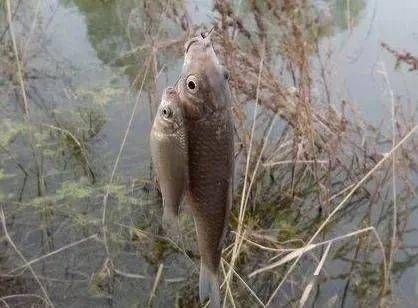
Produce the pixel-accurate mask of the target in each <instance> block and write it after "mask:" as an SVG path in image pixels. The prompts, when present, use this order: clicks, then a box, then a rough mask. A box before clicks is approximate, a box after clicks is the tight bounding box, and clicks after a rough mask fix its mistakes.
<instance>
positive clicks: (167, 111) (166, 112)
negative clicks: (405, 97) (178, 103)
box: [161, 106, 173, 119]
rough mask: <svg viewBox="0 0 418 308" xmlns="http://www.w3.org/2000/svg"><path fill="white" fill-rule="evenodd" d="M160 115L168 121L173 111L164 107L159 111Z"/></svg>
mask: <svg viewBox="0 0 418 308" xmlns="http://www.w3.org/2000/svg"><path fill="white" fill-rule="evenodd" d="M161 114H162V116H163V117H164V118H166V119H170V118H171V116H172V115H173V111H172V110H171V109H170V107H167V106H166V107H164V108H163V109H161Z"/></svg>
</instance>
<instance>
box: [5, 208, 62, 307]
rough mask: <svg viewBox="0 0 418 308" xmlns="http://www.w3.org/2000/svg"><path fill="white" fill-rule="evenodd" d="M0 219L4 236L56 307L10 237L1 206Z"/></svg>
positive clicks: (45, 295)
mask: <svg viewBox="0 0 418 308" xmlns="http://www.w3.org/2000/svg"><path fill="white" fill-rule="evenodd" d="M0 219H1V222H2V226H3V231H4V234H5V236H6V238H7V241H8V242H9V243H10V245H11V246H12V247H13V249H14V250H15V251H16V253H17V254H18V255H19V257H20V258H21V259H22V261H23V262H24V263H25V264H26V265H27V267H28V268H29V270H30V271H31V273H32V275H33V278H35V280H36V282H37V283H38V285H39V287H40V288H41V290H42V293H43V294H44V297H45V299H46V301H47V303H48V305H49V306H50V307H52V308H53V307H54V304H53V303H52V301H51V299H50V298H49V296H48V292H47V291H46V289H45V287H44V286H43V284H42V282H41V281H40V280H39V278H38V276H37V275H36V273H35V271H34V270H33V268H32V266H31V265H30V264H28V261H27V260H26V258H25V256H24V255H23V254H22V253H21V252H20V250H19V249H18V248H17V246H16V244H15V243H14V242H13V240H12V238H11V237H10V235H9V232H8V231H7V227H6V216H5V215H4V211H3V206H2V205H0Z"/></svg>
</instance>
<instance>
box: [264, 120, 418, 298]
mask: <svg viewBox="0 0 418 308" xmlns="http://www.w3.org/2000/svg"><path fill="white" fill-rule="evenodd" d="M417 128H418V125H416V126H415V127H414V128H413V129H411V130H410V131H409V133H408V134H406V135H405V137H403V138H402V140H401V141H400V142H399V143H398V144H397V145H396V146H395V147H394V148H392V149H391V151H390V152H389V153H387V154H386V155H385V156H384V157H383V158H382V159H381V160H380V161H379V162H378V163H377V164H376V165H375V166H374V167H373V168H372V169H371V170H370V171H369V172H367V174H366V175H365V176H364V177H363V178H362V179H361V180H360V181H359V182H357V184H356V185H355V186H354V187H353V188H352V189H351V190H350V192H349V193H348V194H347V195H346V196H345V197H344V198H343V200H342V201H341V202H340V203H339V204H338V205H337V206H336V207H335V209H334V210H333V211H332V212H331V214H329V215H328V216H327V218H326V219H325V221H324V222H323V223H322V224H321V225H320V226H319V228H318V229H317V231H316V232H315V233H314V235H313V236H312V237H311V239H310V240H309V242H308V243H307V245H310V244H312V242H313V241H314V240H315V239H316V237H317V236H318V235H319V234H320V233H321V232H322V230H323V229H324V228H325V226H326V225H327V224H328V223H329V222H330V220H331V218H332V217H333V216H334V215H335V213H337V212H338V211H339V210H340V209H341V208H342V206H343V205H344V204H345V203H346V202H347V201H348V200H349V199H350V198H351V196H352V195H353V194H354V193H355V192H356V191H357V189H358V188H360V186H361V185H363V184H364V182H366V181H367V180H368V179H369V178H370V176H371V175H372V174H373V173H374V172H375V171H376V170H377V169H379V168H380V167H381V165H382V164H383V163H384V162H385V161H386V160H387V159H388V158H389V157H391V155H392V154H393V152H394V151H396V150H397V149H398V148H399V147H400V146H401V145H402V144H403V143H404V142H405V141H406V140H407V139H408V138H409V137H411V136H412V135H413V133H415V131H416V130H417ZM301 257H302V255H300V256H298V257H297V259H296V260H295V261H294V262H293V263H292V265H291V266H290V268H289V269H288V271H287V272H286V274H285V275H284V276H283V278H282V280H281V281H280V283H279V285H278V286H277V288H276V289H275V290H274V291H273V293H272V294H271V296H270V298H269V300H268V302H267V304H266V305H267V306H268V305H269V304H270V303H271V301H272V300H273V298H274V297H275V296H276V294H277V292H278V291H279V289H280V288H281V286H282V285H283V283H284V282H285V281H286V279H287V277H288V276H289V274H290V273H291V272H292V271H293V269H294V268H295V266H296V264H297V263H298V262H299V260H300V258H301ZM385 272H386V269H385ZM385 280H386V278H385ZM385 283H386V282H385Z"/></svg>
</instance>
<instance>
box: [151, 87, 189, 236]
mask: <svg viewBox="0 0 418 308" xmlns="http://www.w3.org/2000/svg"><path fill="white" fill-rule="evenodd" d="M150 147H151V156H152V161H153V163H154V168H155V172H156V175H157V180H158V183H159V186H160V190H161V195H162V198H163V218H162V222H163V227H164V229H166V230H167V231H171V232H173V233H175V235H177V236H178V235H179V233H178V211H179V206H180V203H181V201H182V199H183V196H184V192H185V189H186V186H187V164H188V160H187V135H186V126H185V122H184V116H183V109H182V106H181V104H180V101H179V96H178V94H177V92H176V90H175V89H174V88H172V87H169V88H167V89H165V91H164V93H163V97H162V100H161V103H160V106H159V108H158V111H157V114H156V116H155V119H154V123H153V125H152V129H151V134H150Z"/></svg>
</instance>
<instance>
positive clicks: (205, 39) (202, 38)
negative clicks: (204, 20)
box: [185, 27, 215, 53]
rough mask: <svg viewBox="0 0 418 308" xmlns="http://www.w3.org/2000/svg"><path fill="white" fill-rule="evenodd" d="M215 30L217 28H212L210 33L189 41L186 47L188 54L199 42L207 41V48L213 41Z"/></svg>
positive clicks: (203, 33)
mask: <svg viewBox="0 0 418 308" xmlns="http://www.w3.org/2000/svg"><path fill="white" fill-rule="evenodd" d="M214 29H215V27H212V28H211V29H210V30H209V31H207V32H201V33H200V35H198V36H195V37H192V38H191V39H190V40H188V41H187V43H186V46H185V50H186V53H187V52H188V51H189V49H190V47H191V46H192V45H193V44H194V43H197V42H200V41H206V42H205V43H204V46H205V47H207V46H209V45H210V43H211V40H210V37H211V36H212V33H213V30H214Z"/></svg>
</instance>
